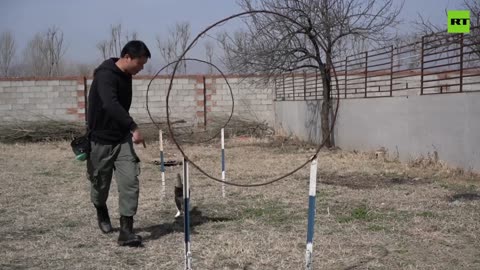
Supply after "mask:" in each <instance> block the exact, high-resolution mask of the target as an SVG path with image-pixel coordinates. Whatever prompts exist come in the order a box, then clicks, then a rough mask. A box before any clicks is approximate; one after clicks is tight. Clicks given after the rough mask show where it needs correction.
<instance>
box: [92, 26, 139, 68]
mask: <svg viewBox="0 0 480 270" xmlns="http://www.w3.org/2000/svg"><path fill="white" fill-rule="evenodd" d="M137 38H138V33H137V32H136V31H133V32H132V33H129V32H128V31H127V32H125V33H124V32H123V30H122V24H120V23H119V24H116V25H110V37H109V39H107V40H102V41H100V42H98V43H97V49H98V50H99V51H100V55H101V56H102V57H103V59H107V58H110V57H120V54H121V52H122V48H123V46H124V45H125V44H126V43H127V42H128V41H130V40H135V39H137Z"/></svg>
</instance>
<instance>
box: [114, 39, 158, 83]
mask: <svg viewBox="0 0 480 270" xmlns="http://www.w3.org/2000/svg"><path fill="white" fill-rule="evenodd" d="M120 57H121V58H120V60H119V61H118V62H117V65H118V66H119V68H120V69H121V70H123V71H124V72H126V73H129V74H131V75H135V74H137V73H138V72H140V71H141V70H142V69H143V65H145V64H146V63H147V61H148V58H150V57H151V54H150V51H149V50H148V48H147V45H145V43H143V42H142V41H140V40H132V41H129V42H128V43H127V44H125V46H124V47H123V49H122V52H121V54H120Z"/></svg>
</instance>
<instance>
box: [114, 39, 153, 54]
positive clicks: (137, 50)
mask: <svg viewBox="0 0 480 270" xmlns="http://www.w3.org/2000/svg"><path fill="white" fill-rule="evenodd" d="M127 54H128V55H129V56H130V57H131V58H140V57H143V56H145V57H147V58H150V57H151V56H152V55H151V54H150V51H149V50H148V48H147V45H145V43H143V41H140V40H131V41H129V42H127V44H125V46H124V47H123V49H122V53H121V54H120V57H124V56H125V55H127Z"/></svg>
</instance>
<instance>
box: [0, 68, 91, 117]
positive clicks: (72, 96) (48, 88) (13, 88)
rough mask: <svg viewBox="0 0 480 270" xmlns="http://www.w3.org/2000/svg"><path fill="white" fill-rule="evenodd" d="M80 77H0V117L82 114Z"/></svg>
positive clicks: (83, 108) (83, 115)
mask: <svg viewBox="0 0 480 270" xmlns="http://www.w3.org/2000/svg"><path fill="white" fill-rule="evenodd" d="M84 88H85V87H84V80H83V78H77V77H69V78H49V79H38V78H19V79H8V80H7V79H2V80H0V120H1V121H14V120H26V121H29V120H30V121H35V120H39V119H40V120H41V119H54V120H68V121H78V120H83V119H84V118H85V100H84Z"/></svg>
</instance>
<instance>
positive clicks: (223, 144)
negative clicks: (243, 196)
mask: <svg viewBox="0 0 480 270" xmlns="http://www.w3.org/2000/svg"><path fill="white" fill-rule="evenodd" d="M221 141H222V181H224V182H225V133H224V130H223V128H222V131H221ZM222 197H223V198H225V183H222Z"/></svg>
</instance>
